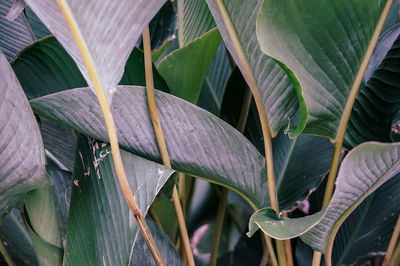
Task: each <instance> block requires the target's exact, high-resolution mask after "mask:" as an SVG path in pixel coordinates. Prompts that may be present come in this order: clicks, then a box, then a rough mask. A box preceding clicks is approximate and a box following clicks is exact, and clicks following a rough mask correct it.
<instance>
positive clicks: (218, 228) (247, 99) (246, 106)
mask: <svg viewBox="0 0 400 266" xmlns="http://www.w3.org/2000/svg"><path fill="white" fill-rule="evenodd" d="M251 98H252V95H251V91H250V90H249V88H247V87H246V88H245V95H244V98H243V103H242V109H241V111H240V116H239V120H238V124H237V127H236V128H237V130H238V131H239V132H241V133H243V130H244V127H245V125H246V121H247V116H248V114H249V110H250V104H251ZM228 192H229V190H228V189H227V188H225V187H221V193H220V195H219V196H220V197H219V206H218V213H217V221H216V224H215V229H214V233H213V240H212V245H211V257H210V264H209V265H211V266H215V265H216V264H217V257H218V250H219V241H220V238H221V232H222V225H223V223H224V216H225V210H226V206H227V203H228Z"/></svg>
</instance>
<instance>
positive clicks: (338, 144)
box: [312, 0, 392, 266]
mask: <svg viewBox="0 0 400 266" xmlns="http://www.w3.org/2000/svg"><path fill="white" fill-rule="evenodd" d="M391 5H392V0H388V1H387V2H386V5H385V8H384V9H383V11H382V15H381V17H380V19H379V21H378V24H377V26H376V28H375V32H374V34H373V35H372V38H371V42H370V43H369V46H368V49H367V51H366V53H365V56H364V59H363V61H362V63H361V66H360V69H359V71H358V73H357V76H356V78H355V80H354V83H353V87H352V88H351V91H350V95H349V98H348V99H347V103H346V106H345V108H344V110H343V115H342V118H341V120H340V124H339V129H338V132H337V135H336V139H335V144H334V151H333V158H332V163H331V168H330V169H329V175H328V181H327V185H326V189H325V194H324V200H323V203H322V207H325V206H326V205H328V203H329V201H330V200H331V198H332V194H333V190H334V187H335V180H336V175H337V172H338V168H339V164H340V155H341V151H342V146H343V140H344V136H345V133H346V129H347V124H348V122H349V118H350V114H351V111H352V109H353V105H354V102H355V100H356V97H357V93H358V90H359V89H360V85H361V82H362V79H363V77H364V73H365V70H366V69H367V66H368V63H369V60H370V59H371V56H372V54H373V52H374V49H375V46H376V43H377V42H378V39H379V35H380V33H381V31H382V27H383V24H384V23H385V20H386V17H387V14H388V13H389V9H390V6H391ZM318 253H319V252H317V251H314V257H313V264H312V265H313V266H316V265H319V264H320V258H321V254H318ZM328 260H330V259H329V258H328ZM329 264H330V262H328V265H329Z"/></svg>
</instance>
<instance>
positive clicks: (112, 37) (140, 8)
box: [26, 0, 165, 99]
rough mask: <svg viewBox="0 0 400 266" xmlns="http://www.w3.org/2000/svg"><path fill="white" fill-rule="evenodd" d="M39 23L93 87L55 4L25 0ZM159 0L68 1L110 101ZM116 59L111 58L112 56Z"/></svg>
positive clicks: (49, 1) (70, 34)
mask: <svg viewBox="0 0 400 266" xmlns="http://www.w3.org/2000/svg"><path fill="white" fill-rule="evenodd" d="M26 2H27V4H28V5H29V6H30V7H31V8H32V10H33V11H34V12H35V13H36V15H37V16H38V17H39V18H40V20H41V21H42V22H43V23H44V24H45V25H46V26H47V27H48V28H49V29H50V31H51V32H52V33H53V34H54V35H55V36H56V38H57V39H58V41H59V42H60V43H61V44H62V45H63V47H64V48H65V49H66V50H67V52H68V53H69V54H70V55H71V57H72V58H73V59H74V61H75V62H76V64H77V66H78V68H79V69H80V71H81V72H82V74H83V76H84V77H85V80H86V82H87V83H88V84H89V86H90V87H93V85H92V81H91V78H90V76H89V73H88V70H87V69H86V65H85V64H84V62H83V59H82V57H81V54H80V52H79V50H78V47H77V45H76V43H75V40H74V38H73V36H72V33H71V31H70V29H69V27H68V26H67V23H66V21H65V18H64V16H63V15H62V13H61V10H60V8H59V6H58V4H57V2H56V1H52V0H27V1H26ZM164 2H165V1H163V0H161V1H160V0H151V1H148V0H136V1H123V2H120V1H118V2H108V1H98V0H90V1H86V2H85V4H84V5H82V2H80V1H69V3H68V6H69V9H70V11H71V13H72V15H73V18H71V21H72V22H73V23H75V24H76V25H77V27H78V28H79V30H80V33H81V35H82V38H83V40H82V41H83V42H84V44H85V45H86V47H87V49H88V52H89V53H90V56H91V58H92V60H93V63H94V65H95V68H96V71H97V74H98V76H99V79H100V83H101V84H102V85H103V88H104V90H105V91H106V94H107V95H108V97H109V98H110V99H111V95H112V94H111V90H113V89H114V88H115V87H116V85H117V84H118V82H119V81H120V79H121V77H122V75H123V72H124V67H125V63H126V61H127V60H128V57H129V55H130V53H131V51H132V49H133V47H134V45H135V43H136V41H137V40H138V38H139V37H140V35H141V34H142V32H143V29H144V27H145V26H146V25H148V24H149V22H150V20H151V19H152V18H153V16H154V15H155V14H156V13H157V11H158V10H159V9H160V8H161V6H162V5H163V3H164ZM116 53H117V54H118V56H115V54H116Z"/></svg>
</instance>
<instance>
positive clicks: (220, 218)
mask: <svg viewBox="0 0 400 266" xmlns="http://www.w3.org/2000/svg"><path fill="white" fill-rule="evenodd" d="M228 192H229V190H228V189H227V188H223V189H222V190H221V195H220V199H219V205H218V214H217V221H216V223H215V229H214V234H213V239H212V244H211V257H210V263H209V265H210V266H215V265H217V258H218V249H219V241H220V239H221V238H220V237H221V232H222V226H223V224H224V216H225V208H226V204H227V202H228Z"/></svg>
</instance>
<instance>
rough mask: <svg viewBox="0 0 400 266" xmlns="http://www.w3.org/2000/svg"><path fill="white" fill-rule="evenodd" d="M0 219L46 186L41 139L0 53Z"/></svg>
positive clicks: (27, 105)
mask: <svg viewBox="0 0 400 266" xmlns="http://www.w3.org/2000/svg"><path fill="white" fill-rule="evenodd" d="M0 95H2V96H1V98H0V110H1V116H0V217H2V216H3V215H4V213H5V212H7V211H8V210H10V209H11V207H13V206H14V205H15V204H17V203H18V202H20V201H21V200H22V199H23V198H24V197H25V195H26V193H27V192H28V191H29V190H32V189H35V188H39V187H41V186H45V185H48V180H47V179H46V175H45V159H44V148H43V142H42V138H41V136H40V131H39V127H38V125H37V123H36V120H35V117H34V115H33V113H32V110H31V108H30V106H29V103H28V101H27V99H26V96H25V95H24V92H23V90H22V88H21V85H20V84H19V83H18V80H17V77H16V76H15V74H14V72H13V71H12V69H11V66H10V65H9V63H8V61H7V59H6V57H5V56H4V55H3V54H2V53H1V52H0Z"/></svg>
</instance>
